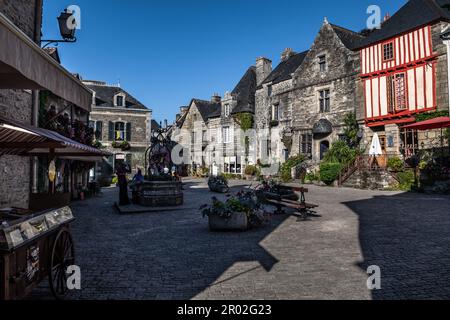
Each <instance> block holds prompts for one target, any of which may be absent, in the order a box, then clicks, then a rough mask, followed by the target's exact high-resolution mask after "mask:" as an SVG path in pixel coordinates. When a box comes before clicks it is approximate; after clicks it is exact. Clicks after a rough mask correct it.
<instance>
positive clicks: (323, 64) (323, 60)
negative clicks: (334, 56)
mask: <svg viewBox="0 0 450 320" xmlns="http://www.w3.org/2000/svg"><path fill="white" fill-rule="evenodd" d="M318 59H319V70H320V72H325V71H327V56H326V55H321V56H319V58H318Z"/></svg>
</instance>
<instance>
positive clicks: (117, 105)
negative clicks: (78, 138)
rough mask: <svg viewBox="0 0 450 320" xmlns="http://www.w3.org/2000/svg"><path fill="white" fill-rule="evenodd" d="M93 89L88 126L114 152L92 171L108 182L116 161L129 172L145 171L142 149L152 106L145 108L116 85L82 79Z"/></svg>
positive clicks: (145, 145)
mask: <svg viewBox="0 0 450 320" xmlns="http://www.w3.org/2000/svg"><path fill="white" fill-rule="evenodd" d="M83 83H84V84H85V85H86V86H87V87H88V88H89V89H91V90H92V92H93V95H92V111H91V114H90V126H91V127H92V128H93V129H94V131H95V138H96V141H97V144H98V146H99V147H101V148H104V149H105V150H107V151H108V152H110V153H112V154H113V155H112V156H110V157H109V159H108V161H104V163H103V164H102V165H101V166H97V169H96V172H95V173H94V174H95V176H96V178H97V179H98V180H105V181H104V183H105V184H108V183H109V182H108V181H109V180H110V179H111V177H112V176H113V174H114V172H115V169H116V168H117V165H118V164H119V163H126V164H127V165H128V166H129V167H130V169H131V170H132V172H133V173H134V172H136V171H137V169H138V168H140V169H142V170H143V171H145V170H144V169H145V152H146V150H147V148H148V147H149V146H150V139H151V132H152V110H150V109H148V108H147V107H146V106H144V105H143V104H142V103H141V102H139V101H138V100H137V99H136V98H134V97H133V96H132V95H131V94H130V93H128V92H127V91H125V90H124V89H122V88H121V87H120V86H119V85H108V84H106V83H105V82H102V81H83Z"/></svg>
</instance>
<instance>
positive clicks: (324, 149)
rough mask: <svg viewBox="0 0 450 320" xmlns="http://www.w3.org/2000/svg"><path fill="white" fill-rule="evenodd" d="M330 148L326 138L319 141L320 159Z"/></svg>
mask: <svg viewBox="0 0 450 320" xmlns="http://www.w3.org/2000/svg"><path fill="white" fill-rule="evenodd" d="M328 150H330V142H329V141H328V140H324V141H321V142H320V160H323V158H324V157H325V154H326V153H327V152H328Z"/></svg>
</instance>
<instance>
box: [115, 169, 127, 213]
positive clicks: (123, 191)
mask: <svg viewBox="0 0 450 320" xmlns="http://www.w3.org/2000/svg"><path fill="white" fill-rule="evenodd" d="M116 174H117V178H118V180H119V206H127V205H129V204H130V199H129V198H128V180H127V168H126V166H125V165H124V164H121V165H120V166H119V167H118V168H117V170H116Z"/></svg>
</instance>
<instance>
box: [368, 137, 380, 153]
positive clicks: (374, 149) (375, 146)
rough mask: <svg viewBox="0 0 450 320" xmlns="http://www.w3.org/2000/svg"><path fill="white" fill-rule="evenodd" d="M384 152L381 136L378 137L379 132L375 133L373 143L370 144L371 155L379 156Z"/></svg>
mask: <svg viewBox="0 0 450 320" xmlns="http://www.w3.org/2000/svg"><path fill="white" fill-rule="evenodd" d="M382 154H383V150H382V149H381V143H380V138H379V137H378V133H375V135H374V136H373V139H372V144H371V145H370V151H369V155H370V156H372V157H378V156H381V155H382Z"/></svg>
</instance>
